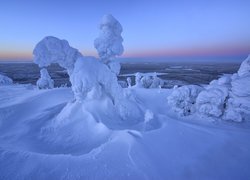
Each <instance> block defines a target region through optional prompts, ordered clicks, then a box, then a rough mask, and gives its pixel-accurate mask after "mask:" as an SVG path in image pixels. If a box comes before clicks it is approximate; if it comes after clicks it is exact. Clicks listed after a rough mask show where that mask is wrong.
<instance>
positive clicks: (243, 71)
mask: <svg viewBox="0 0 250 180" xmlns="http://www.w3.org/2000/svg"><path fill="white" fill-rule="evenodd" d="M249 73H250V55H249V56H248V57H247V59H245V60H244V61H243V62H242V63H241V65H240V69H239V70H238V75H239V76H244V75H249Z"/></svg>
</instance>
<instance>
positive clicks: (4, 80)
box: [0, 74, 13, 86]
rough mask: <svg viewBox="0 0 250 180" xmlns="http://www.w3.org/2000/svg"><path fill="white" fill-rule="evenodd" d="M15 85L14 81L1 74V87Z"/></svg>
mask: <svg viewBox="0 0 250 180" xmlns="http://www.w3.org/2000/svg"><path fill="white" fill-rule="evenodd" d="M12 83H13V80H12V79H11V78H9V77H7V76H4V75H1V74H0V86H1V85H10V84H12Z"/></svg>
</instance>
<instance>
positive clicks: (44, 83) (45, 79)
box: [36, 68, 54, 89]
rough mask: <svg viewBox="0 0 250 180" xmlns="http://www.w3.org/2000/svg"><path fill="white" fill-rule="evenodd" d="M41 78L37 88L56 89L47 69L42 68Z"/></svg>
mask: <svg viewBox="0 0 250 180" xmlns="http://www.w3.org/2000/svg"><path fill="white" fill-rule="evenodd" d="M40 74H41V77H40V78H39V79H38V81H37V83H36V84H37V87H38V88H39V89H52V88H54V81H53V79H51V77H50V75H49V73H48V71H47V69H45V68H42V69H41V70H40Z"/></svg>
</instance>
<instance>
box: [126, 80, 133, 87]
mask: <svg viewBox="0 0 250 180" xmlns="http://www.w3.org/2000/svg"><path fill="white" fill-rule="evenodd" d="M127 83H128V87H129V88H130V87H131V84H132V80H131V78H130V77H127Z"/></svg>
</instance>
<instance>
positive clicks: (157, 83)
mask: <svg viewBox="0 0 250 180" xmlns="http://www.w3.org/2000/svg"><path fill="white" fill-rule="evenodd" d="M163 84H164V83H163V81H162V80H161V79H160V78H158V77H157V75H156V73H155V74H154V75H148V74H141V73H136V75H135V87H140V88H159V87H161V86H163Z"/></svg>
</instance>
